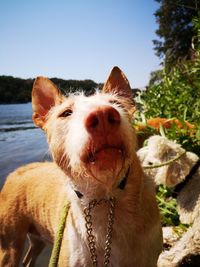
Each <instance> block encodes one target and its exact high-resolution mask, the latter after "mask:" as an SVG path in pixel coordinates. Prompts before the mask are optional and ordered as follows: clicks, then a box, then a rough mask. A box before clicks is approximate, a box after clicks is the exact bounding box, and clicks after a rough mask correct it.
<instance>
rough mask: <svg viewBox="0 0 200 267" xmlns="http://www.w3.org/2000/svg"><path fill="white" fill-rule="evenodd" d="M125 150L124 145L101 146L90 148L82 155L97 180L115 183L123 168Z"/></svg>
mask: <svg viewBox="0 0 200 267" xmlns="http://www.w3.org/2000/svg"><path fill="white" fill-rule="evenodd" d="M124 157H125V150H124V148H123V146H121V145H118V146H108V145H106V146H101V147H100V148H98V149H96V150H89V152H88V153H85V155H84V156H83V157H82V161H83V162H84V164H85V166H86V169H87V170H88V172H89V173H91V175H92V176H93V177H94V178H96V179H97V180H100V181H102V182H103V183H106V184H108V183H109V184H110V185H111V184H113V183H114V182H115V180H116V179H118V176H119V174H120V172H121V170H122V169H123V165H124Z"/></svg>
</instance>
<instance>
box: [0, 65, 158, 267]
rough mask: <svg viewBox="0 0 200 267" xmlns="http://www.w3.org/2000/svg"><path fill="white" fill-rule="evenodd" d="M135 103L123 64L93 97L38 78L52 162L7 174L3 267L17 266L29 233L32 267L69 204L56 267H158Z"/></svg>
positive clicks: (37, 102) (39, 122)
mask: <svg viewBox="0 0 200 267" xmlns="http://www.w3.org/2000/svg"><path fill="white" fill-rule="evenodd" d="M131 99H132V92H131V88H130V85H129V82H128V80H127V78H126V76H125V75H124V73H123V72H122V71H121V70H120V69H119V68H118V67H114V68H113V70H112V71H111V73H110V75H109V77H108V79H107V81H106V82H105V84H104V86H103V90H102V92H98V91H97V92H96V93H95V94H94V95H92V96H89V97H86V96H84V95H83V94H73V95H70V96H69V97H66V96H64V95H62V94H61V93H60V91H59V90H58V89H57V88H56V86H55V85H54V84H53V83H52V82H51V81H50V80H48V79H47V78H44V77H38V78H37V79H36V80H35V82H34V85H33V91H32V106H33V121H34V123H35V124H36V126H38V127H40V128H42V129H43V131H44V132H45V134H46V136H47V141H48V144H49V148H50V151H51V154H52V158H53V162H45V163H32V164H29V165H26V166H23V167H21V168H19V169H17V170H16V171H14V172H13V173H11V174H10V175H9V176H8V178H7V180H6V182H5V185H4V187H3V189H2V192H1V194H0V205H1V210H0V225H1V228H0V266H4V267H5V266H18V264H19V261H20V258H21V257H22V249H23V246H24V241H25V238H26V235H27V234H28V236H29V239H30V242H31V246H30V248H29V250H28V252H27V254H26V256H25V259H24V265H25V266H34V265H35V261H36V259H37V256H38V255H39V254H40V252H41V250H42V249H43V247H44V246H45V243H48V242H49V243H53V242H54V240H55V234H56V230H57V228H58V224H59V218H60V216H61V210H62V208H63V205H64V204H65V203H66V202H67V203H69V205H70V206H69V211H68V215H67V219H66V224H65V230H64V235H63V239H62V245H61V250H60V255H59V263H58V266H61V267H62V266H65V267H66V266H67V267H88V266H113V267H133V266H135V267H147V266H148V267H155V266H156V264H157V259H158V256H159V254H160V252H161V249H162V230H161V224H160V217H159V211H158V208H157V204H156V200H155V189H154V185H153V183H152V181H151V180H150V179H146V178H145V177H144V174H143V171H142V168H141V165H140V162H139V159H138V157H137V155H136V152H135V146H136V135H135V132H134V129H133V127H132V125H131V119H130V115H129V110H130V109H131V108H132V100H131ZM86 211H87V212H86ZM86 213H87V214H86ZM88 217H89V219H88ZM88 220H89V221H88ZM86 221H87V223H86ZM88 239H89V240H90V241H91V239H92V246H91V242H90V244H88Z"/></svg>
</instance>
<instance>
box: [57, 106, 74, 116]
mask: <svg viewBox="0 0 200 267" xmlns="http://www.w3.org/2000/svg"><path fill="white" fill-rule="evenodd" d="M72 113H73V111H72V109H70V108H69V109H66V110H65V111H64V112H63V113H61V114H60V115H59V117H62V118H63V117H64V118H65V117H69V116H70V115H72Z"/></svg>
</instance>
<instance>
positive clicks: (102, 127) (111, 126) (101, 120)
mask: <svg viewBox="0 0 200 267" xmlns="http://www.w3.org/2000/svg"><path fill="white" fill-rule="evenodd" d="M119 124H120V114H119V112H118V111H117V110H116V109H114V108H113V107H110V106H102V107H98V108H97V109H95V110H93V111H91V112H90V113H89V115H88V116H87V117H86V120H85V127H86V129H87V131H88V132H90V133H96V132H102V131H104V132H106V133H108V132H111V131H113V130H116V128H117V127H118V126H119Z"/></svg>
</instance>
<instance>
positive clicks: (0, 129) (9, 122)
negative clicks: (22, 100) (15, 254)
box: [0, 103, 51, 267]
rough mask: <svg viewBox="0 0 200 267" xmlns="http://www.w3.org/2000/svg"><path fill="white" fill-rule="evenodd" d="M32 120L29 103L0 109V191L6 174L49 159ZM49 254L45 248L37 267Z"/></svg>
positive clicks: (44, 139)
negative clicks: (25, 165)
mask: <svg viewBox="0 0 200 267" xmlns="http://www.w3.org/2000/svg"><path fill="white" fill-rule="evenodd" d="M31 116H32V107H31V103H28V104H16V105H0V189H1V187H2V185H3V183H4V181H5V178H6V176H7V175H8V173H9V172H11V171H13V170H14V169H16V168H17V167H19V166H21V165H23V164H26V163H29V162H35V161H45V160H49V158H50V157H49V154H48V146H47V143H46V138H45V134H44V133H43V132H42V130H41V129H38V128H36V127H35V126H34V124H33V122H32V119H31ZM50 254H51V246H48V247H47V248H45V250H44V251H43V253H42V254H41V255H40V257H39V259H38V261H37V264H36V266H37V267H47V266H48V261H49V257H50ZM20 267H22V265H21V264H20Z"/></svg>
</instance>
